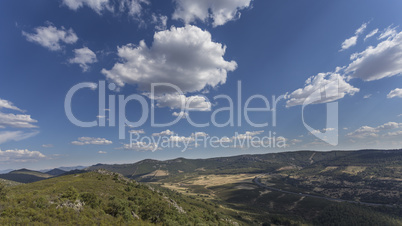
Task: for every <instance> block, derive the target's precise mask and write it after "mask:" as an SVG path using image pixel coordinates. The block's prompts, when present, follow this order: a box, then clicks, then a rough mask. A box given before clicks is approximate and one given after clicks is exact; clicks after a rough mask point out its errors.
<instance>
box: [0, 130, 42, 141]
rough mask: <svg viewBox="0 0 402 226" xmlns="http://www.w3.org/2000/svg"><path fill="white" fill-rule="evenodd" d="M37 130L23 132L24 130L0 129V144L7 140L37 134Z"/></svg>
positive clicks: (21, 138)
mask: <svg viewBox="0 0 402 226" xmlns="http://www.w3.org/2000/svg"><path fill="white" fill-rule="evenodd" d="M38 133H39V132H38V131H33V132H24V131H1V132H0V144H2V143H5V142H8V141H20V140H25V139H28V138H30V137H33V136H35V135H37V134H38Z"/></svg>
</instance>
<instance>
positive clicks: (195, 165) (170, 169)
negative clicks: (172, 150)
mask: <svg viewBox="0 0 402 226" xmlns="http://www.w3.org/2000/svg"><path fill="white" fill-rule="evenodd" d="M384 162H388V163H390V164H402V149H400V150H359V151H329V152H320V151H295V152H280V153H268V154H254V155H239V156H231V157H218V158H209V159H185V158H177V159H173V160H165V161H158V160H152V159H146V160H142V161H139V162H137V163H132V164H113V165H108V164H96V165H94V166H90V167H88V168H86V170H96V169H106V170H109V171H112V172H116V173H121V174H123V175H124V176H126V177H128V178H132V179H136V180H138V181H149V180H150V179H152V178H149V177H147V178H144V177H143V176H145V175H149V174H152V173H153V172H155V173H156V171H157V170H163V171H165V172H167V173H168V174H169V175H178V174H181V173H189V172H200V171H203V172H204V173H205V174H209V173H227V174H235V173H266V172H271V171H275V170H277V169H280V168H281V167H286V166H292V167H295V168H304V167H307V166H310V165H312V164H321V165H327V166H330V165H339V166H346V165H376V164H379V163H384ZM201 169H202V170H201Z"/></svg>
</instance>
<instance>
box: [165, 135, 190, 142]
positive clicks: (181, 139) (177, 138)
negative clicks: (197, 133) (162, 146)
mask: <svg viewBox="0 0 402 226" xmlns="http://www.w3.org/2000/svg"><path fill="white" fill-rule="evenodd" d="M169 140H170V141H173V142H180V143H189V142H193V141H194V137H192V136H190V137H184V136H170V138H169Z"/></svg>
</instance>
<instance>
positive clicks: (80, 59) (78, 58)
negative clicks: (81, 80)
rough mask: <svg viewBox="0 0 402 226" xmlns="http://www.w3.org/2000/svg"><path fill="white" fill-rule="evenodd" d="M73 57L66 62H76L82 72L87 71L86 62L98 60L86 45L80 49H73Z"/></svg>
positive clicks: (90, 62) (91, 62)
mask: <svg viewBox="0 0 402 226" xmlns="http://www.w3.org/2000/svg"><path fill="white" fill-rule="evenodd" d="M74 54H75V56H74V58H72V59H69V60H68V62H69V63H70V64H78V65H80V67H81V69H82V71H83V72H86V71H88V69H89V66H88V64H93V63H96V62H97V61H98V60H97V58H96V54H95V53H94V52H93V51H92V50H90V49H89V48H88V47H84V48H81V49H74Z"/></svg>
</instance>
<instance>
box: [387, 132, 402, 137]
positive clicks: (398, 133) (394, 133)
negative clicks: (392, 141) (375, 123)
mask: <svg viewBox="0 0 402 226" xmlns="http://www.w3.org/2000/svg"><path fill="white" fill-rule="evenodd" d="M400 135H402V131H396V132H389V133H387V134H385V136H391V137H392V136H400Z"/></svg>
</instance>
